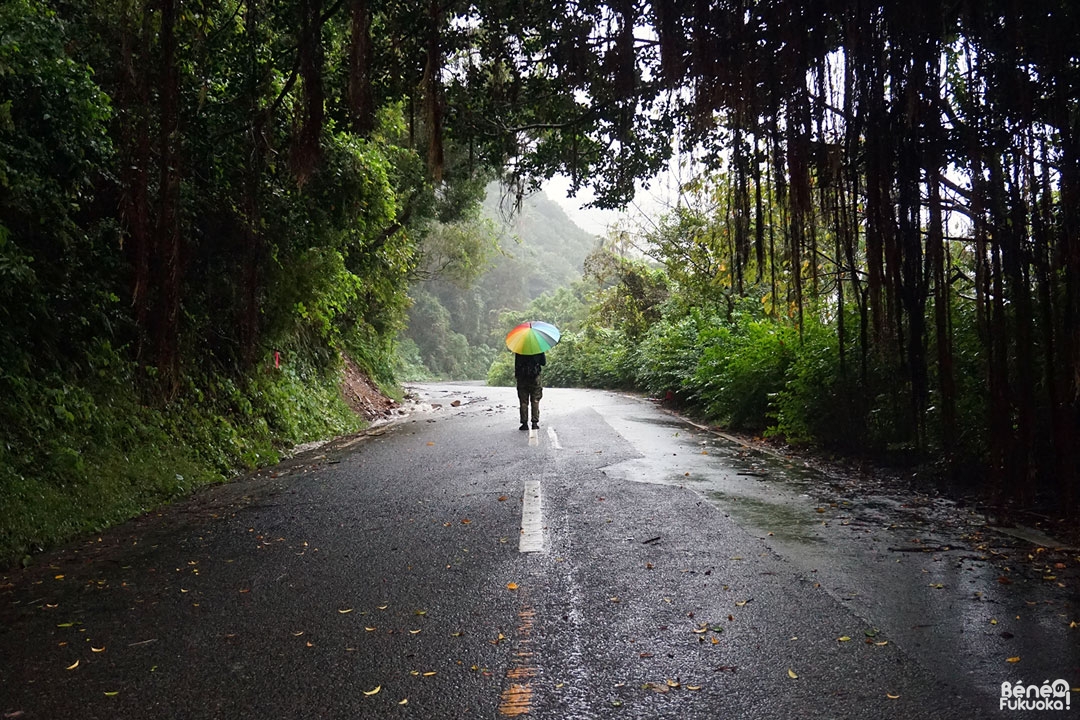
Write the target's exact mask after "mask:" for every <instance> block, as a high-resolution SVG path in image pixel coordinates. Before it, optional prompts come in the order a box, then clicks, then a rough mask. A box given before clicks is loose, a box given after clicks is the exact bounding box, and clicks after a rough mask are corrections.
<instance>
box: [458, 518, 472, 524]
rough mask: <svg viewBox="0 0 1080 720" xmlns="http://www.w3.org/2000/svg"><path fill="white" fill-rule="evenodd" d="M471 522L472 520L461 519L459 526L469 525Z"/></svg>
mask: <svg viewBox="0 0 1080 720" xmlns="http://www.w3.org/2000/svg"><path fill="white" fill-rule="evenodd" d="M471 522H472V520H470V519H469V518H463V519H462V520H461V524H462V525H468V524H469V523H471Z"/></svg>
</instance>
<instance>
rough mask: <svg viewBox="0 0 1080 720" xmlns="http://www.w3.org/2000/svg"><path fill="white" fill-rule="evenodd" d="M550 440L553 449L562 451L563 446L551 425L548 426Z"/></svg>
mask: <svg viewBox="0 0 1080 720" xmlns="http://www.w3.org/2000/svg"><path fill="white" fill-rule="evenodd" d="M548 439H549V440H551V447H553V448H555V449H556V450H562V445H560V444H559V436H558V435H556V434H555V428H553V427H551V426H550V425H548Z"/></svg>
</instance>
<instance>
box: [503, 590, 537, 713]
mask: <svg viewBox="0 0 1080 720" xmlns="http://www.w3.org/2000/svg"><path fill="white" fill-rule="evenodd" d="M535 614H536V613H535V611H534V610H533V609H532V608H531V607H529V606H526V607H524V608H523V609H522V610H521V612H519V613H518V617H519V618H520V619H521V623H520V624H519V625H518V629H517V634H518V644H517V646H518V650H517V652H515V653H514V656H515V657H517V658H519V659H518V660H511V661H510V663H511V664H510V668H509V669H508V670H507V671H506V679H507V680H509V681H510V682H509V684H508V685H507V687H506V689H505V690H503V691H502V695H501V696H500V698H499V714H500V715H503V716H505V717H517V716H518V715H528V714H529V712H530V711H531V710H532V700H533V688H532V679H533V678H534V677H536V667H535V666H534V665H531V664H528V663H530V662H531V661H530V658H532V655H533V654H532V653H531V652H528V651H527V650H525V649H523V648H525V647H527V646H528V644H529V641H530V640H531V639H532V626H533V617H535Z"/></svg>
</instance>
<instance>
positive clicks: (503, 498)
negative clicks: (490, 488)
mask: <svg viewBox="0 0 1080 720" xmlns="http://www.w3.org/2000/svg"><path fill="white" fill-rule="evenodd" d="M509 499H510V498H508V497H507V496H505V495H500V496H499V502H506V501H507V500H509Z"/></svg>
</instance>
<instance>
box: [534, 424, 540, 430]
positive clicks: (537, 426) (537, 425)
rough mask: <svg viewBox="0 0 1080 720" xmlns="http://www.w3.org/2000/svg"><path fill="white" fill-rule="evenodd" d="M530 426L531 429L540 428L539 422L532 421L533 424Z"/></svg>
mask: <svg viewBox="0 0 1080 720" xmlns="http://www.w3.org/2000/svg"><path fill="white" fill-rule="evenodd" d="M532 428H533V430H539V429H540V423H538V422H534V423H533V425H532Z"/></svg>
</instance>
